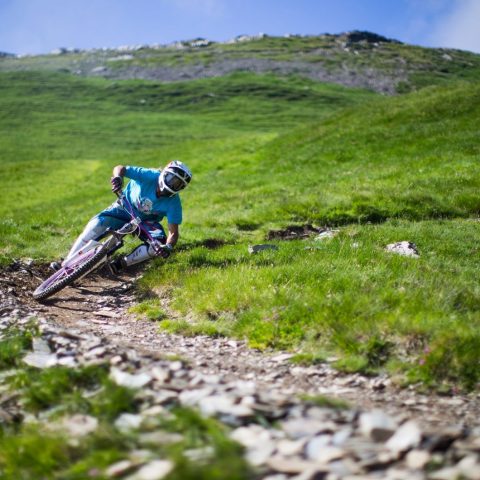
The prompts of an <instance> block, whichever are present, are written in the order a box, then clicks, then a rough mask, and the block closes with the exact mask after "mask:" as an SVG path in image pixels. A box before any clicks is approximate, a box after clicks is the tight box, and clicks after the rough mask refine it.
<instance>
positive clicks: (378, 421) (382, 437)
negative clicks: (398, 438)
mask: <svg viewBox="0 0 480 480" xmlns="http://www.w3.org/2000/svg"><path fill="white" fill-rule="evenodd" d="M397 427H398V425H397V422H396V421H395V420H394V419H393V418H391V417H390V416H388V415H387V414H386V413H384V412H383V411H381V410H372V411H371V412H366V413H362V414H361V415H360V418H359V429H360V432H361V433H362V435H364V436H365V437H367V438H370V439H372V440H373V441H374V442H385V441H386V440H388V439H389V438H390V437H391V436H392V435H393V434H394V432H395V430H396V429H397Z"/></svg>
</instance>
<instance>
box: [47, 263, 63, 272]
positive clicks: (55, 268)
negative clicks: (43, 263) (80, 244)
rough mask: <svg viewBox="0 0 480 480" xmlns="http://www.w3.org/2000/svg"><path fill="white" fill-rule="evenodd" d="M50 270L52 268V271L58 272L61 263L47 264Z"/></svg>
mask: <svg viewBox="0 0 480 480" xmlns="http://www.w3.org/2000/svg"><path fill="white" fill-rule="evenodd" d="M49 268H50V270H53V271H54V272H58V271H59V270H60V269H61V268H62V264H61V263H60V262H52V263H51V264H50V265H49Z"/></svg>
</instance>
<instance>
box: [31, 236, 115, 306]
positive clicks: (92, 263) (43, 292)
mask: <svg viewBox="0 0 480 480" xmlns="http://www.w3.org/2000/svg"><path fill="white" fill-rule="evenodd" d="M107 254H108V248H106V245H103V246H102V247H101V248H100V249H99V251H98V252H96V253H95V255H93V256H92V257H90V258H89V259H88V260H87V261H86V262H85V263H83V264H81V265H80V266H79V267H78V268H77V269H76V270H74V271H73V272H72V273H70V274H68V275H66V276H64V277H61V278H59V279H58V281H57V282H54V283H52V284H50V285H49V281H50V279H51V277H53V276H54V275H56V274H57V272H56V273H54V274H53V275H51V276H50V277H49V278H47V280H45V281H44V282H43V283H42V284H41V285H39V286H38V287H37V289H36V290H35V291H34V292H33V294H32V296H33V298H34V299H35V300H37V301H40V300H45V299H46V298H48V297H50V296H52V295H53V294H55V293H57V292H59V291H60V290H62V289H63V288H65V287H68V286H69V285H71V284H72V283H73V282H74V281H75V280H78V279H79V278H81V277H83V276H84V275H86V274H87V273H90V272H91V271H92V270H93V269H94V268H95V267H97V266H98V265H99V263H100V262H101V261H102V260H103V258H104V257H105V256H106V255H107ZM47 285H48V286H47Z"/></svg>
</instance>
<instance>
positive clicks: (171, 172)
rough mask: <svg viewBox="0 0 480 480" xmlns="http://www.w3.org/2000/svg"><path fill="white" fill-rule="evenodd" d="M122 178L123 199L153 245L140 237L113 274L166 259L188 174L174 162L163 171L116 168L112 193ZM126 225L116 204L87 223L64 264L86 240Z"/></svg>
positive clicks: (119, 259)
mask: <svg viewBox="0 0 480 480" xmlns="http://www.w3.org/2000/svg"><path fill="white" fill-rule="evenodd" d="M124 177H126V178H129V179H130V181H129V182H128V184H127V186H126V188H125V191H124V193H125V196H126V198H127V200H128V201H129V202H130V204H131V205H132V208H133V211H134V213H135V216H138V217H140V218H141V219H142V220H143V221H144V223H145V225H146V227H147V228H148V229H149V233H150V235H151V236H152V237H153V238H154V239H155V241H156V242H155V243H154V244H153V245H150V246H149V245H148V244H147V243H146V239H145V238H142V236H140V239H141V240H143V241H144V243H143V244H142V245H139V246H138V247H136V248H135V249H134V250H133V251H132V252H131V253H130V254H128V255H126V256H121V257H117V258H116V259H114V260H113V261H112V262H111V263H110V269H111V270H112V271H113V272H114V273H119V272H120V271H122V270H123V269H125V268H126V267H129V266H131V265H135V264H137V263H140V262H143V261H145V260H148V259H150V258H153V257H156V256H158V255H159V256H161V257H163V258H168V257H169V256H170V254H171V252H172V250H173V247H174V246H175V244H176V243H177V241H178V238H179V225H180V224H181V223H182V203H181V201H180V196H179V195H178V193H179V192H180V191H181V190H183V189H184V188H185V187H186V186H187V185H188V184H189V183H190V181H191V179H192V172H191V171H190V170H189V168H188V167H187V166H186V165H185V164H184V163H182V162H180V161H178V160H174V161H173V162H170V163H169V164H168V165H167V166H166V167H165V168H164V169H163V170H157V169H151V168H142V167H133V166H123V165H117V166H116V167H114V169H113V176H112V178H111V180H110V183H111V185H112V192H114V193H117V192H119V191H121V190H122V187H123V179H124ZM164 217H166V218H167V222H168V235H166V234H165V230H164V229H163V227H162V225H161V224H160V221H161V220H162V219H163V218H164ZM129 221H130V216H129V215H128V214H127V213H126V212H125V210H124V209H123V208H122V207H121V206H120V204H119V202H118V200H117V201H116V202H114V203H113V204H112V205H110V206H109V207H108V208H106V209H105V210H103V211H102V212H100V213H99V214H98V215H95V216H94V217H93V218H92V219H91V220H90V221H89V222H88V224H87V226H86V227H85V229H84V230H83V232H82V233H81V234H80V236H79V237H78V238H77V240H76V241H75V243H74V244H73V246H72V248H71V249H70V252H69V253H68V255H67V258H66V260H68V259H70V258H71V257H72V256H73V255H75V253H77V252H78V251H79V250H80V249H81V248H82V247H83V246H85V245H86V244H87V243H88V242H89V241H90V240H99V239H101V238H102V237H103V235H104V234H105V232H106V231H107V230H108V229H113V230H117V229H119V228H121V227H122V226H123V225H124V224H125V223H127V222H129ZM66 260H65V261H66ZM61 266H62V265H61V264H60V263H59V262H53V263H52V264H51V267H52V268H53V269H54V270H58V269H59V268H60V267H61Z"/></svg>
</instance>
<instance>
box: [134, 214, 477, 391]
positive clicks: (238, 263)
mask: <svg viewBox="0 0 480 480" xmlns="http://www.w3.org/2000/svg"><path fill="white" fill-rule="evenodd" d="M459 232H461V235H462V238H461V241H459V239H458V235H459ZM477 236H478V222H477V221H471V220H452V221H446V220H443V221H423V222H413V223H412V222H408V221H405V220H402V221H399V220H397V221H394V220H393V221H389V222H386V223H384V224H381V225H370V226H362V225H357V226H349V227H346V228H344V229H342V231H341V233H340V234H339V235H338V236H337V237H335V238H334V239H332V240H322V241H315V240H309V241H292V242H285V243H283V244H282V243H277V245H278V247H279V251H267V252H263V253H261V254H257V255H254V256H252V255H249V253H248V252H247V246H246V245H245V244H237V245H234V246H228V247H223V248H221V249H218V250H215V251H208V250H206V249H205V248H202V247H200V248H195V249H191V250H189V251H188V252H187V251H185V252H182V253H181V254H180V253H179V254H178V255H177V257H176V259H175V261H174V262H169V263H167V264H165V265H162V266H161V268H158V269H155V268H152V269H151V270H149V272H148V273H147V275H146V276H145V277H144V279H143V280H142V284H143V285H144V286H145V288H151V289H155V288H156V287H155V286H157V285H165V284H168V285H169V287H170V288H171V285H172V284H173V285H174V286H175V289H174V290H173V292H171V296H172V298H173V299H174V301H173V303H172V308H174V309H175V310H177V311H178V312H180V313H181V314H187V313H191V312H194V313H195V314H196V317H197V319H198V321H197V322H196V323H193V324H192V323H191V322H188V323H187V322H185V320H169V321H164V322H163V323H162V325H164V327H165V328H167V329H169V330H170V331H176V332H184V333H187V334H192V333H208V334H211V335H226V336H236V337H240V338H247V339H248V340H249V341H250V344H251V345H252V346H255V347H260V348H265V347H273V348H280V349H293V350H294V351H301V352H304V353H308V354H309V355H311V356H312V357H311V358H312V359H314V358H315V357H320V358H322V357H325V356H326V355H325V352H330V353H331V354H336V355H340V356H341V358H342V361H340V362H339V363H338V366H339V367H342V368H344V369H346V370H362V371H365V372H374V371H378V369H379V368H380V367H387V368H390V369H392V370H395V369H397V368H398V366H399V365H398V359H402V361H403V364H402V365H403V367H402V368H412V369H413V370H415V371H417V370H420V371H422V372H423V377H424V378H425V380H426V381H434V380H436V379H439V378H443V379H447V380H449V381H452V382H460V383H463V384H464V385H465V386H467V387H469V388H472V387H474V386H475V385H476V382H478V380H479V376H478V375H479V370H478V368H476V367H477V366H478V348H477V347H478V345H477V343H476V342H477V341H478V340H477V339H478V335H477V333H476V332H478V327H479V311H480V290H479V288H478V285H477V282H476V278H477V276H478V261H479V252H478V248H477ZM400 240H412V241H415V243H416V244H417V246H418V248H419V250H420V252H421V256H420V258H418V259H414V258H405V257H400V256H397V255H393V254H391V253H388V252H385V251H384V247H385V246H386V245H387V244H388V243H393V242H395V241H400ZM180 318H181V317H180ZM457 340H458V341H457ZM447 344H448V345H450V348H449V349H448V350H447V349H446V348H445V347H446V345H447ZM425 348H430V349H431V351H432V354H431V356H430V357H429V358H430V363H429V362H426V363H425V364H422V365H421V364H420V362H421V360H420V358H421V357H422V356H423V350H424V349H425ZM433 352H436V353H433ZM419 355H420V357H419ZM439 357H441V358H439ZM435 358H436V360H438V366H439V365H442V367H441V368H440V367H439V369H438V370H435V369H434V368H433V366H432V365H431V363H433V364H436V363H437V362H436V361H434V359H435ZM460 365H464V366H466V365H472V368H466V369H465V370H462V368H461V367H460Z"/></svg>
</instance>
